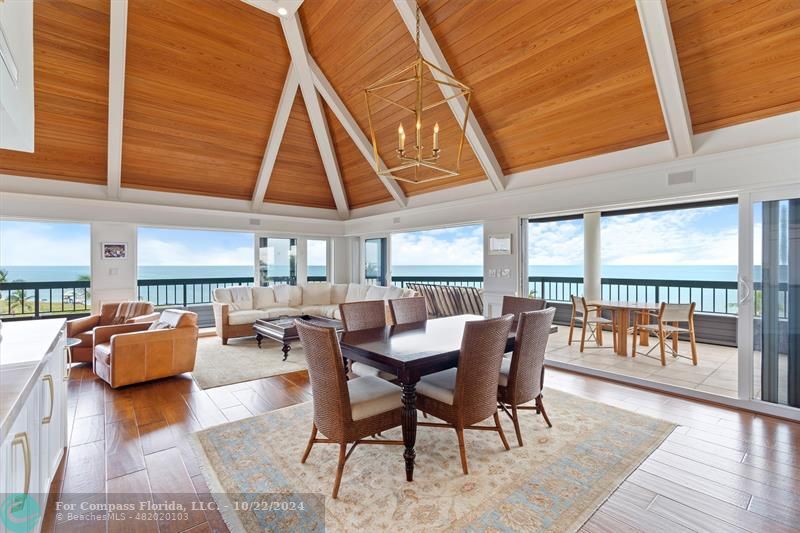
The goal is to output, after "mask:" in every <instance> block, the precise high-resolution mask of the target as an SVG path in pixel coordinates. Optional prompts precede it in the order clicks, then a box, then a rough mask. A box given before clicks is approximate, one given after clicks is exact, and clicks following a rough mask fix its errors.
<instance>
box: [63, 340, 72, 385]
mask: <svg viewBox="0 0 800 533" xmlns="http://www.w3.org/2000/svg"><path fill="white" fill-rule="evenodd" d="M64 349H65V350H66V351H67V372H66V373H65V374H64V381H69V376H70V374H72V348H70V347H69V346H65V347H64Z"/></svg>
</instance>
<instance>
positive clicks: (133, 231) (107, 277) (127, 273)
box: [91, 222, 138, 312]
mask: <svg viewBox="0 0 800 533" xmlns="http://www.w3.org/2000/svg"><path fill="white" fill-rule="evenodd" d="M91 239H92V311H93V312H99V311H100V306H101V305H102V304H103V303H104V302H118V301H121V300H136V299H138V298H137V294H136V291H137V288H136V279H137V272H136V270H137V262H136V241H137V227H136V225H135V224H111V223H103V222H93V223H92V231H91ZM104 242H106V243H112V242H113V243H119V242H123V243H126V244H127V245H128V255H127V257H126V258H125V259H103V257H102V244H103V243H104Z"/></svg>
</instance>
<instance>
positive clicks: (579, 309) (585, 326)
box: [567, 294, 617, 352]
mask: <svg viewBox="0 0 800 533" xmlns="http://www.w3.org/2000/svg"><path fill="white" fill-rule="evenodd" d="M570 300H572V315H571V316H570V318H569V338H568V339H567V345H569V346H572V330H573V329H574V328H575V322H580V323H581V352H583V348H584V345H585V343H586V341H587V340H589V341H591V340H594V341H595V343H597V346H598V347H602V346H603V327H604V326H606V325H610V326H611V337H613V339H614V351H615V352H616V351H617V335H616V331H617V324H616V319H615V318H614V317H615V315H611V319H610V320H609V319H608V318H604V317H603V316H602V315H601V313H602V311H603V310H602V308H601V307H600V306H599V305H589V304H587V303H586V298H584V297H583V296H575V295H574V294H573V295H570ZM591 313H594V316H590V315H591ZM587 330H588V332H589V338H588V339H587V338H586V332H587Z"/></svg>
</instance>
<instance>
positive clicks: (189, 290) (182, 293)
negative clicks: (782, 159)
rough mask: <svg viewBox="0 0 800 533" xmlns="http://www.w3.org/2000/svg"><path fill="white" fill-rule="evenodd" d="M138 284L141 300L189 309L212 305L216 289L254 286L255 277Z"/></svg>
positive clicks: (194, 279)
mask: <svg viewBox="0 0 800 533" xmlns="http://www.w3.org/2000/svg"><path fill="white" fill-rule="evenodd" d="M136 284H137V285H138V296H139V299H140V300H144V301H147V302H152V303H153V305H155V306H156V307H160V306H166V305H174V306H180V307H187V306H190V305H198V304H210V303H211V302H212V296H213V294H214V289H217V288H220V287H234V286H239V285H247V286H252V285H253V277H252V276H245V277H234V278H175V279H140V280H138V281H137V282H136Z"/></svg>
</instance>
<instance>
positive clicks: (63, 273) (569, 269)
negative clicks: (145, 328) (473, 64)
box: [0, 265, 737, 281]
mask: <svg viewBox="0 0 800 533" xmlns="http://www.w3.org/2000/svg"><path fill="white" fill-rule="evenodd" d="M0 268H1V269H3V270H6V271H7V272H8V276H7V279H8V280H9V281H17V280H20V281H74V280H76V279H78V278H79V277H80V276H88V275H89V273H90V269H89V266H88V265H86V266H3V265H0ZM287 270H288V269H287ZM736 273H737V268H736V265H701V266H675V265H669V266H653V265H640V266H627V265H607V266H604V267H603V277H606V278H628V279H671V280H699V281H736V279H737V276H736ZM271 274H272V275H275V276H280V275H286V273H285V272H280V271H272V272H271ZM308 274H309V275H310V276H320V275H324V274H325V267H324V266H320V265H310V266H309V267H308ZM392 274H393V275H395V276H420V277H427V276H449V277H461V276H482V275H483V269H482V267H481V266H480V265H395V266H393V267H392ZM252 275H253V267H252V266H251V265H239V266H141V267H139V278H140V279H175V278H225V277H245V276H252ZM529 275H531V276H559V277H581V276H583V268H582V267H581V266H580V265H562V266H558V265H550V266H531V267H530V269H529Z"/></svg>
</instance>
